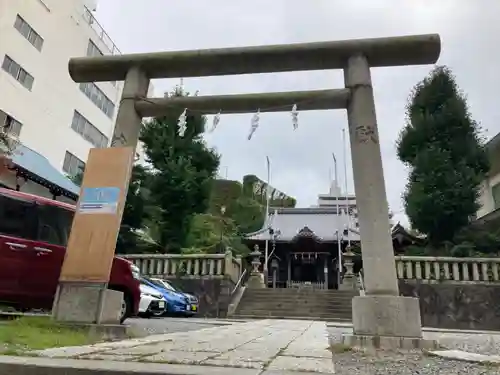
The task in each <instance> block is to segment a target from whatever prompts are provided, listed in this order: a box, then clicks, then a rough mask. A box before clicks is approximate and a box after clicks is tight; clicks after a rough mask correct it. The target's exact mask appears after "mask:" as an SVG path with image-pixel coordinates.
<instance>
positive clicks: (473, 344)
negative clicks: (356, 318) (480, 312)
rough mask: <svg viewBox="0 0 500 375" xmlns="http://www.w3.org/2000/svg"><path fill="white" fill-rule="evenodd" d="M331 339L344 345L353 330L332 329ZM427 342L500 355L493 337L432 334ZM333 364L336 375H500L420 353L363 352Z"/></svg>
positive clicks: (496, 369)
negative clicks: (347, 334)
mask: <svg viewBox="0 0 500 375" xmlns="http://www.w3.org/2000/svg"><path fill="white" fill-rule="evenodd" d="M328 331H329V335H330V337H331V338H332V339H333V342H338V343H340V342H341V335H342V334H343V333H348V332H352V330H351V329H343V328H330V329H329V330H328ZM425 336H426V337H427V338H432V339H437V340H439V343H440V344H441V345H443V346H445V347H446V348H449V349H460V350H466V351H470V352H474V353H481V354H498V353H499V352H500V337H499V335H489V334H450V333H446V334H443V333H437V332H436V333H435V332H432V333H431V332H428V333H426V334H425ZM333 362H334V364H335V373H336V374H348V375H378V374H381V375H382V374H384V375H385V374H395V375H396V374H397V375H410V374H411V375H413V374H415V375H416V374H418V375H437V374H439V375H458V374H467V375H490V374H500V367H498V366H494V365H480V364H477V363H467V362H463V361H450V360H446V359H442V358H438V357H430V356H427V355H424V354H422V353H418V352H412V353H400V352H392V351H377V352H376V353H374V354H371V353H370V354H368V353H361V352H350V351H349V352H344V353H334V354H333Z"/></svg>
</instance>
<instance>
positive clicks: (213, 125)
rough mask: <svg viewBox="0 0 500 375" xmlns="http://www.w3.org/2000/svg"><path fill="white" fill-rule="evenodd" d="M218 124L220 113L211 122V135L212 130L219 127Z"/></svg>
mask: <svg viewBox="0 0 500 375" xmlns="http://www.w3.org/2000/svg"><path fill="white" fill-rule="evenodd" d="M219 122H220V111H219V113H217V114H216V115H215V116H214V120H213V122H212V128H211V129H210V131H209V132H210V133H213V132H214V130H215V129H216V128H217V125H219Z"/></svg>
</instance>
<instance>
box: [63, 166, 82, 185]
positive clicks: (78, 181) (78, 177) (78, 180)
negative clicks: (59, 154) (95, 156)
mask: <svg viewBox="0 0 500 375" xmlns="http://www.w3.org/2000/svg"><path fill="white" fill-rule="evenodd" d="M83 173H84V170H83V169H82V168H80V169H79V170H78V172H77V173H76V174H75V175H72V176H71V175H69V174H68V175H66V177H68V178H69V179H70V180H71V181H72V182H73V183H74V184H75V185H77V186H82V182H83Z"/></svg>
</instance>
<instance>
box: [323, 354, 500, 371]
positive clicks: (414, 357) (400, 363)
mask: <svg viewBox="0 0 500 375" xmlns="http://www.w3.org/2000/svg"><path fill="white" fill-rule="evenodd" d="M333 362H334V366H335V374H342V375H344V374H346V375H347V374H348V375H378V374H380V375H382V374H384V375H389V374H394V375H410V374H411V375H414V374H415V375H416V374H418V375H438V374H439V375H459V374H461V375H462V374H463V375H465V374H467V375H490V374H500V367H494V366H485V365H478V364H474V363H467V362H461V361H449V360H444V359H441V358H437V357H428V356H424V355H422V354H419V353H411V354H408V353H405V354H402V353H394V352H382V351H379V352H377V353H376V354H375V355H366V354H363V353H353V352H348V353H342V354H334V355H333Z"/></svg>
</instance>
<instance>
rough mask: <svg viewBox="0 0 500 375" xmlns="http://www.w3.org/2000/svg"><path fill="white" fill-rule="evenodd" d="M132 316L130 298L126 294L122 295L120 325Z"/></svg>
mask: <svg viewBox="0 0 500 375" xmlns="http://www.w3.org/2000/svg"><path fill="white" fill-rule="evenodd" d="M131 315H132V298H130V295H128V293H123V299H122V307H121V310H120V323H123V322H124V321H125V319H127V318H128V317H130V316H131Z"/></svg>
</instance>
